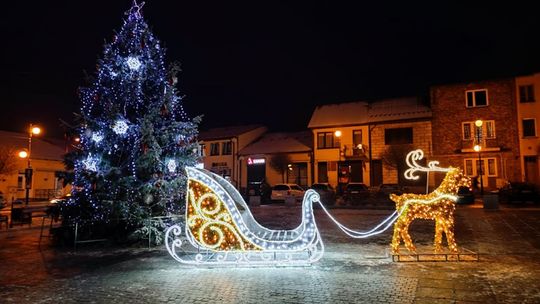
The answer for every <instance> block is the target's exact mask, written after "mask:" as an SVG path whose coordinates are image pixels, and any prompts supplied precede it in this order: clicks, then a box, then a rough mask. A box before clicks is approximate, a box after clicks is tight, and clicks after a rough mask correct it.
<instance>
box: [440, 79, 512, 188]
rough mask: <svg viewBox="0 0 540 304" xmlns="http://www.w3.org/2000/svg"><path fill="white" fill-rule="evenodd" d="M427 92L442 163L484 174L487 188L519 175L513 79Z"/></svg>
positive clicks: (442, 88) (447, 87) (467, 84)
mask: <svg viewBox="0 0 540 304" xmlns="http://www.w3.org/2000/svg"><path fill="white" fill-rule="evenodd" d="M430 95H431V109H432V111H433V118H432V130H433V131H432V132H433V155H434V158H436V159H437V158H438V160H439V161H440V162H441V165H443V166H447V165H452V166H459V167H461V168H463V169H464V171H465V173H466V174H467V175H469V176H472V177H473V176H479V174H480V173H483V174H482V178H481V179H482V182H483V185H484V187H487V188H496V187H500V186H501V185H502V184H503V183H504V182H505V181H506V180H510V181H518V180H520V179H521V165H520V158H519V156H520V149H519V140H518V139H519V136H518V123H517V115H516V102H515V101H516V84H515V80H514V79H512V78H510V79H498V80H486V81H478V82H471V83H461V84H448V85H437V86H433V87H431V89H430ZM477 120H482V122H483V123H482V126H481V127H477V126H476V125H475V122H476V121H477ZM477 144H478V145H479V146H480V147H481V150H480V153H477V152H476V151H475V150H474V146H475V145H477ZM480 158H481V161H480Z"/></svg>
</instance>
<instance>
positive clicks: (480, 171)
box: [473, 119, 484, 196]
mask: <svg viewBox="0 0 540 304" xmlns="http://www.w3.org/2000/svg"><path fill="white" fill-rule="evenodd" d="M483 124H484V122H483V121H482V120H481V119H478V120H477V121H475V122H474V125H475V126H476V145H474V147H473V149H474V151H476V152H478V169H477V171H478V172H477V173H478V175H479V176H480V195H482V196H483V195H484V183H483V180H482V175H484V172H483V168H482V167H483V165H482V154H481V153H480V152H481V151H482V125H483Z"/></svg>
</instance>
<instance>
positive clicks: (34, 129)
mask: <svg viewBox="0 0 540 304" xmlns="http://www.w3.org/2000/svg"><path fill="white" fill-rule="evenodd" d="M31 132H32V134H34V135H39V134H40V133H41V129H40V128H39V127H32V130H31Z"/></svg>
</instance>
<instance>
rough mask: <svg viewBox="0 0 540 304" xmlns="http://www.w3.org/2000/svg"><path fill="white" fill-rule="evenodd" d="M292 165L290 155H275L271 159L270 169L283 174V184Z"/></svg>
mask: <svg viewBox="0 0 540 304" xmlns="http://www.w3.org/2000/svg"><path fill="white" fill-rule="evenodd" d="M290 163H291V157H290V156H289V155H288V154H275V155H274V156H272V158H270V167H271V168H272V169H274V170H275V171H276V172H277V173H279V174H281V180H282V182H283V183H284V182H285V173H287V170H288V168H289V167H288V166H289V164H290Z"/></svg>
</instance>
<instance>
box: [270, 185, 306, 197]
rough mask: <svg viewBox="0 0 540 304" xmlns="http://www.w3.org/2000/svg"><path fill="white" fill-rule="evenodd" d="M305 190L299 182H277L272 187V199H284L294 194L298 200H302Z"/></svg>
mask: <svg viewBox="0 0 540 304" xmlns="http://www.w3.org/2000/svg"><path fill="white" fill-rule="evenodd" d="M305 192H306V191H305V190H304V189H302V187H300V186H298V185H297V184H277V185H275V186H274V187H272V194H271V195H270V199H271V200H272V201H284V200H285V199H286V198H287V197H289V196H293V197H294V198H295V199H296V200H297V201H302V199H303V198H304V193H305Z"/></svg>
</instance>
